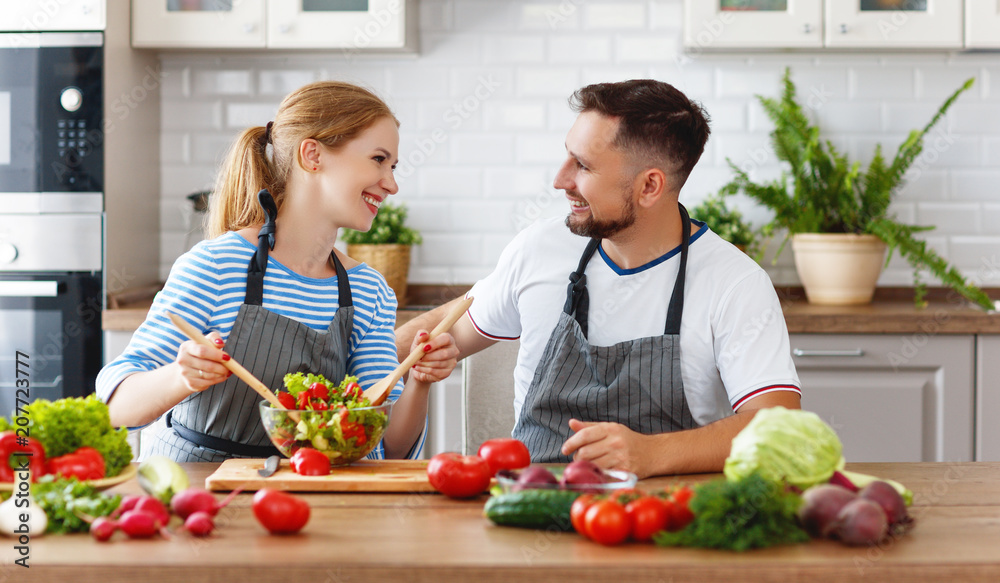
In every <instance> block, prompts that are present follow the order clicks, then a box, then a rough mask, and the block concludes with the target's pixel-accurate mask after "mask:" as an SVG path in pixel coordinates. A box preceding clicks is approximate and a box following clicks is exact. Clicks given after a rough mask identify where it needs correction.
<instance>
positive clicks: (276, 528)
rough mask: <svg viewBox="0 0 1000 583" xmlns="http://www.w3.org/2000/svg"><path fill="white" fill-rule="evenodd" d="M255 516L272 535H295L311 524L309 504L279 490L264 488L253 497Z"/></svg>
mask: <svg viewBox="0 0 1000 583" xmlns="http://www.w3.org/2000/svg"><path fill="white" fill-rule="evenodd" d="M253 515H254V516H255V517H257V521H258V522H260V524H261V526H263V527H264V528H266V529H267V530H268V531H269V532H271V534H294V533H296V532H298V531H300V530H302V527H304V526H305V525H306V523H307V522H309V503H308V502H306V501H305V500H303V499H301V498H297V497H295V496H292V495H291V494H286V493H285V492H281V491H279V490H272V489H270V488H263V489H261V490H258V491H257V493H256V494H254V496H253Z"/></svg>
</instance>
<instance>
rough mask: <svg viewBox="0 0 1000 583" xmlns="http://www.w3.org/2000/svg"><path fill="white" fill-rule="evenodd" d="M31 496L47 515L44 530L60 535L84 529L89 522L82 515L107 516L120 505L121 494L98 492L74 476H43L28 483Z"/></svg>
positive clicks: (87, 526)
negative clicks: (32, 482) (47, 519)
mask: <svg viewBox="0 0 1000 583" xmlns="http://www.w3.org/2000/svg"><path fill="white" fill-rule="evenodd" d="M31 495H32V496H33V497H34V498H35V502H37V503H38V506H39V507H40V508H41V509H42V510H44V511H45V515H46V516H48V517H49V526H48V528H46V529H45V532H47V533H50V534H59V533H67V532H87V531H88V530H89V529H90V525H89V524H88V523H87V522H86V521H85V520H83V518H82V517H81V515H86V516H88V517H91V518H97V517H98V516H107V515H109V514H111V513H112V512H114V510H115V509H116V508H118V505H119V504H121V501H122V497H121V496H120V495H118V494H115V495H110V494H104V493H101V492H98V491H97V490H96V489H94V488H93V487H92V486H89V485H87V484H84V483H82V482H80V481H79V480H77V479H76V478H56V477H55V476H53V475H47V476H42V477H41V478H39V479H38V482H37V483H35V484H34V485H32V486H31Z"/></svg>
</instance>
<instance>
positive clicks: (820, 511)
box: [799, 484, 857, 537]
mask: <svg viewBox="0 0 1000 583" xmlns="http://www.w3.org/2000/svg"><path fill="white" fill-rule="evenodd" d="M855 498H857V495H856V494H855V493H854V492H851V491H850V490H848V489H846V488H843V487H841V486H834V485H833V484H820V485H818V486H813V487H812V488H809V489H808V490H806V491H805V494H803V495H802V505H801V506H799V523H800V524H801V525H802V528H804V529H806V532H808V533H809V534H810V535H812V536H814V537H826V536H829V535H830V533H831V531H832V530H833V529H834V528H835V527H836V526H837V524H836V523H837V515H839V514H840V511H841V510H842V509H843V508H844V506H846V505H847V504H848V503H849V502H850V501H852V500H854V499H855Z"/></svg>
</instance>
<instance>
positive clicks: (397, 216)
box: [341, 202, 423, 245]
mask: <svg viewBox="0 0 1000 583" xmlns="http://www.w3.org/2000/svg"><path fill="white" fill-rule="evenodd" d="M406 214H407V211H406V207H405V206H403V205H399V206H396V205H393V204H390V203H388V202H385V203H382V206H380V207H379V209H378V214H377V215H375V220H373V221H372V228H371V229H368V230H367V231H355V230H352V229H344V230H343V233H342V234H341V238H342V239H343V240H344V242H345V243H347V244H349V245H419V244H420V242H421V241H422V240H423V239H422V238H421V237H420V233H418V232H417V231H416V230H415V229H411V228H410V227H407V226H406Z"/></svg>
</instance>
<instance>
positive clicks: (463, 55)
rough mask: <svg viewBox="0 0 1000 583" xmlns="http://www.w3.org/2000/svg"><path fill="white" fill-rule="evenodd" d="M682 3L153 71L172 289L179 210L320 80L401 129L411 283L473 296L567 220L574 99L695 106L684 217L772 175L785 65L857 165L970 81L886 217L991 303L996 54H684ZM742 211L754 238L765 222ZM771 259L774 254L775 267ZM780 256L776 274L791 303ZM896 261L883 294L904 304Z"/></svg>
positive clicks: (439, 10) (998, 132)
mask: <svg viewBox="0 0 1000 583" xmlns="http://www.w3.org/2000/svg"><path fill="white" fill-rule="evenodd" d="M682 14H683V10H682V1H681V0H623V1H619V2H612V1H603V2H602V1H593V0H587V1H584V0H510V1H506V0H505V1H503V2H497V1H494V0H422V1H421V4H420V28H421V43H422V46H421V51H420V54H419V55H418V56H416V57H413V56H399V57H387V56H374V55H364V56H360V57H355V58H352V59H349V60H348V59H345V57H344V55H343V54H342V53H341V52H339V51H334V52H330V53H326V54H323V53H294V54H286V53H275V54H273V55H258V56H255V57H249V56H246V55H239V54H235V53H218V54H184V53H164V54H163V56H162V61H163V67H164V76H163V102H162V123H161V126H162V127H161V129H162V135H161V138H160V140H161V145H162V152H163V154H162V156H163V158H162V170H163V179H162V184H161V193H162V201H161V209H162V216H163V219H162V221H161V223H162V224H161V227H162V236H161V249H162V257H161V273H162V275H163V276H166V273H167V271H168V270H169V268H170V265H172V263H173V261H174V259H175V258H176V257H177V256H178V255H180V253H182V252H183V251H184V250H185V249H186V248H187V247H188V246H190V245H191V244H193V243H194V242H195V241H196V240H197V239H198V232H197V228H198V220H200V217H196V216H193V215H192V213H191V212H190V209H189V203H188V201H187V199H186V198H185V196H186V195H187V194H189V193H191V192H194V191H196V190H202V189H206V188H210V187H211V186H212V182H213V180H214V174H215V171H216V165H217V164H218V161H219V160H220V159H221V157H222V155H223V153H224V152H225V149H226V147H227V146H228V144H229V142H230V141H231V140H232V138H233V137H234V136H235V135H236V134H237V133H238V131H239V130H240V129H242V128H243V127H244V126H245V125H247V124H259V123H263V122H265V121H267V120H268V119H270V117H271V116H272V115H273V112H274V111H275V109H276V108H277V105H278V102H279V101H280V100H281V98H282V97H283V96H284V95H285V94H287V93H288V92H289V91H292V90H293V89H295V88H296V87H299V86H301V85H302V84H305V83H308V82H310V81H313V80H316V79H342V80H347V81H352V82H356V83H361V84H364V85H366V86H368V87H371V88H372V89H374V90H375V91H377V92H379V93H380V94H381V95H382V96H383V97H385V99H386V100H387V101H388V102H389V103H390V105H391V106H392V107H393V109H394V110H395V111H396V112H397V115H398V117H399V118H400V121H401V122H402V124H403V125H402V128H401V142H400V148H401V151H400V155H401V158H402V162H403V163H402V164H401V168H400V170H399V172H398V174H399V175H400V176H399V182H400V194H399V195H398V197H397V198H396V200H397V201H400V202H404V203H407V204H408V205H409V206H410V208H411V212H410V217H411V222H412V223H413V225H414V226H416V227H417V228H419V229H420V230H421V231H422V232H423V234H424V237H425V243H424V245H423V246H422V247H421V248H418V249H416V250H415V253H414V258H413V271H412V273H411V280H412V281H413V282H415V283H472V281H474V280H475V279H477V278H479V277H482V276H483V275H484V274H486V273H488V272H489V270H490V268H491V267H492V266H493V265H494V263H495V261H496V258H497V256H498V254H499V253H500V250H501V249H502V248H503V246H504V244H505V243H506V241H508V240H509V239H510V238H511V237H512V236H513V235H514V233H516V231H517V230H518V229H519V228H520V227H523V226H524V225H525V224H527V223H528V222H530V221H531V220H534V219H536V218H538V217H541V216H559V215H561V214H563V213H565V200H564V199H563V197H562V193H561V192H558V191H555V190H553V189H552V188H551V181H552V177H553V176H554V174H555V171H556V169H557V168H558V166H559V164H560V162H561V161H562V159H563V156H564V146H563V141H564V138H565V134H566V130H567V129H568V128H569V126H570V124H572V122H573V119H574V117H575V116H574V114H573V113H572V112H571V111H570V110H569V108H568V107H567V105H566V98H567V97H568V96H569V94H570V93H571V92H572V91H573V90H574V89H576V88H578V87H579V86H580V85H582V84H586V83H591V82H599V81H613V80H620V79H626V78H631V77H645V76H651V77H654V78H657V79H662V80H665V81H669V82H671V83H673V84H674V85H676V86H677V87H678V88H680V89H681V90H683V91H685V92H687V93H688V94H689V95H690V96H691V97H692V98H694V99H697V100H699V101H702V102H703V103H704V104H705V106H706V108H707V109H708V111H709V114H710V115H711V116H712V117H713V130H714V132H713V136H712V139H711V140H710V142H709V145H708V148H707V150H706V153H705V156H704V157H703V159H702V162H701V163H700V164H699V166H698V167H697V168H696V169H695V172H694V173H693V174H692V176H691V178H690V180H689V181H688V185H687V186H686V188H685V190H684V193H683V194H682V201H683V202H685V203H686V204H688V205H689V206H691V205H693V204H696V203H697V202H698V201H699V200H700V199H701V198H702V197H704V196H705V195H706V194H708V193H709V192H710V191H712V190H714V189H716V188H718V186H720V185H721V184H723V183H725V182H726V181H727V180H728V178H729V177H730V172H729V170H728V169H727V167H726V158H727V157H730V158H732V159H733V160H734V161H735V162H736V163H737V164H749V165H751V167H752V168H754V172H755V175H756V176H758V177H761V178H765V177H774V176H777V175H778V174H779V173H780V167H779V166H777V165H776V164H775V159H774V156H773V153H770V146H769V140H768V135H767V134H768V132H769V131H770V129H771V124H770V121H769V120H768V119H767V118H766V116H764V114H763V111H762V110H761V108H760V106H759V104H758V103H757V100H756V99H755V98H754V94H765V95H768V96H775V95H777V93H778V91H779V80H780V76H781V73H782V71H783V69H784V67H785V66H786V65H788V66H791V67H792V68H793V72H794V79H795V81H796V83H797V85H798V88H799V95H800V96H801V97H802V99H803V100H804V101H805V102H806V103H807V105H809V107H810V108H811V109H812V110H813V111H814V112H815V114H816V115H817V116H818V119H819V123H820V125H821V127H823V128H824V131H825V132H827V135H826V137H828V138H830V139H831V140H832V141H833V142H834V143H835V144H837V146H838V147H840V148H842V149H844V150H845V151H847V152H848V153H849V154H850V155H851V156H853V157H858V158H859V159H861V160H863V161H866V160H868V159H869V158H870V156H871V153H872V151H873V149H874V146H875V144H877V143H881V144H882V145H883V149H884V151H885V152H886V155H887V156H891V155H892V154H893V153H894V152H895V150H896V148H897V146H898V145H899V143H900V141H901V140H902V139H903V138H905V136H906V134H907V133H908V132H909V131H910V130H912V129H916V128H918V127H920V126H923V125H924V124H925V123H926V122H927V121H928V120H929V119H930V116H931V115H932V114H933V112H934V111H935V109H936V108H937V106H938V105H939V104H940V103H941V102H942V101H943V99H944V98H945V97H946V96H947V95H949V94H950V93H951V92H952V91H954V90H955V89H956V88H957V87H958V86H959V85H960V84H961V83H962V82H963V81H964V80H965V79H967V78H969V77H976V86H975V87H974V88H973V89H972V90H971V91H969V92H967V93H965V94H964V95H963V96H962V98H961V100H960V101H959V102H958V103H957V104H956V105H955V106H954V108H953V109H952V113H951V114H950V115H949V116H948V119H946V120H945V121H944V122H943V123H941V124H940V126H939V128H940V130H939V133H937V134H935V135H934V136H932V139H931V140H930V141H928V143H927V147H926V152H925V155H924V156H923V157H922V158H921V160H920V161H918V164H917V165H916V168H915V170H914V171H913V172H911V174H910V177H911V182H910V183H909V184H907V185H906V187H905V188H904V189H903V190H902V191H901V192H900V193H899V196H898V198H897V200H896V203H895V204H894V205H893V209H894V210H895V211H896V212H897V213H899V217H900V218H902V219H906V220H913V221H916V222H918V223H920V224H933V225H936V226H937V227H938V229H937V230H936V231H934V232H932V233H931V234H929V235H928V237H927V239H928V241H929V243H930V244H931V246H932V247H933V248H934V249H936V250H938V251H939V252H940V253H942V254H944V255H945V257H946V258H948V259H949V260H950V261H952V262H954V263H955V264H956V265H957V266H958V267H959V268H960V269H961V270H962V272H963V273H965V274H966V275H969V276H971V277H973V279H975V280H976V281H978V282H980V283H982V284H984V285H1000V258H998V257H1000V186H998V185H1000V109H998V108H1000V103H998V102H1000V65H998V64H997V61H996V58H995V56H993V55H990V54H944V53H927V54H900V53H873V54H871V53H870V54H861V53H822V54H808V53H783V54H749V55H747V54H730V55H726V54H721V55H720V54H706V53H701V54H695V55H684V54H683V53H682V52H681V21H682ZM735 203H736V204H737V206H739V207H740V208H741V209H742V210H743V211H744V213H745V214H746V215H747V216H748V217H749V218H750V219H751V220H753V221H755V222H756V223H757V224H760V223H762V222H764V221H766V220H767V218H768V213H767V211H765V210H763V209H761V208H759V207H756V206H754V205H753V204H751V203H750V202H749V201H747V200H745V199H742V198H739V199H736V201H735ZM776 247H777V242H775V243H773V244H772V245H771V248H770V253H773V251H774V249H775V248H776ZM792 259H793V258H792V254H791V252H790V251H786V252H785V253H784V254H783V255H782V256H781V257H780V258H779V260H778V263H777V264H776V265H771V263H770V261H769V258H768V260H767V261H766V262H765V268H766V269H767V270H768V271H769V273H771V276H772V279H773V280H774V281H775V283H778V284H795V283H797V281H798V280H797V277H796V275H795V268H794V263H793V260H792ZM911 282H912V275H911V272H910V270H909V268H908V266H907V264H906V263H905V262H902V261H901V260H899V259H898V258H896V259H894V260H893V261H892V263H891V264H890V265H889V267H888V269H886V271H885V273H884V274H883V276H882V279H881V283H882V284H883V285H909V284H910V283H911Z"/></svg>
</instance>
